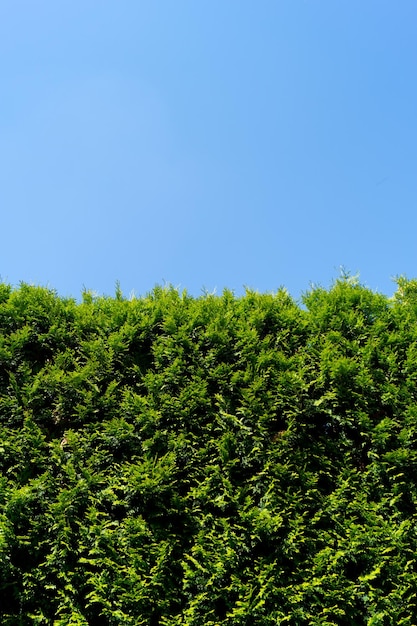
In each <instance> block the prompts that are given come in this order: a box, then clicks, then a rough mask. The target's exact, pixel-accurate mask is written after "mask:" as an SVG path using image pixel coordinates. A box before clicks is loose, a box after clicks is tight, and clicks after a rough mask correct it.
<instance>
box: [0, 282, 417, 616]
mask: <svg viewBox="0 0 417 626" xmlns="http://www.w3.org/2000/svg"><path fill="white" fill-rule="evenodd" d="M416 461H417V282H416V281H408V280H406V279H399V280H398V289H397V292H396V294H395V296H394V297H393V298H392V299H389V298H387V297H386V296H384V295H381V294H378V293H375V292H373V291H371V290H369V289H367V288H366V287H364V286H363V285H361V284H359V283H358V282H356V281H355V280H353V279H351V278H349V277H348V278H344V279H341V280H338V281H336V282H335V283H334V285H333V286H332V288H331V289H329V290H325V289H322V288H314V289H312V290H311V291H310V292H308V293H307V294H306V295H305V297H304V303H303V306H299V305H298V304H297V303H296V302H294V301H293V300H292V299H291V298H290V296H289V295H288V294H287V293H286V291H285V290H280V291H278V292H277V293H275V294H258V293H254V292H250V291H248V292H247V293H246V295H245V296H242V297H235V296H234V294H233V293H232V292H230V291H224V292H223V294H222V295H221V296H214V295H204V296H202V297H200V298H193V297H191V296H189V295H187V294H186V293H185V292H184V293H179V292H178V291H177V290H175V289H173V288H160V287H156V288H155V289H154V290H153V291H152V293H150V294H149V295H147V296H145V297H141V298H137V299H132V300H126V299H124V298H123V296H122V294H121V293H120V290H118V291H117V293H116V296H115V297H114V298H105V297H94V296H92V295H91V294H89V293H84V296H83V301H82V302H81V303H76V302H75V301H74V300H70V299H64V298H60V297H59V296H58V295H57V294H56V293H54V292H53V291H50V290H47V289H44V288H40V287H32V286H28V285H25V284H22V285H20V287H19V288H17V289H13V288H11V287H10V286H8V285H5V284H1V285H0V472H1V473H0V623H1V624H2V625H4V626H15V625H19V626H26V625H27V624H45V625H46V624H48V625H50V624H53V625H55V626H64V625H73V626H86V625H94V626H96V625H97V626H101V625H103V626H104V625H116V624H120V625H126V626H128V625H131V626H140V625H144V626H145V625H146V626H159V625H160V626H180V625H185V626H217V625H219V624H222V625H223V624H224V625H227V626H253V625H258V624H259V625H262V626H264V625H265V626H266V625H268V626H269V625H270V626H272V625H274V626H275V625H277V624H289V625H294V626H301V625H321V626H325V625H327V626H330V625H335V624H336V625H339V624H340V625H346V626H352V625H355V624H358V625H361V624H364V625H367V626H379V625H381V626H382V625H383V626H386V625H392V626H413V625H415V624H416V623H417V571H416V569H417V525H416V523H417V515H416V502H417V463H416Z"/></svg>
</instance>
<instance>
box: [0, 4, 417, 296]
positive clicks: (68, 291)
mask: <svg viewBox="0 0 417 626" xmlns="http://www.w3.org/2000/svg"><path fill="white" fill-rule="evenodd" d="M416 25H417V3H416V2H415V0H399V1H394V0H390V1H386V0H339V1H337V2H336V1H335V0H304V1H302V0H258V1H255V0H250V1H249V0H175V1H174V0H112V1H110V0H100V1H99V0H95V1H93V0H70V1H69V0H59V1H57V0H37V1H36V2H34V1H33V0H3V1H2V2H1V4H0V77H1V92H0V96H1V97H0V207H1V246H0V277H1V279H2V280H3V281H6V282H8V283H11V284H13V285H18V284H19V282H20V281H25V282H31V283H35V284H41V285H46V286H49V287H51V288H54V289H56V290H57V291H58V293H60V294H61V295H72V296H74V297H77V298H78V297H79V296H80V294H81V291H82V290H83V288H87V289H91V290H93V291H96V292H98V293H100V294H107V295H112V294H114V291H115V283H116V281H120V284H121V288H122V290H123V292H124V293H125V294H126V295H128V294H129V293H130V292H131V291H132V290H133V291H134V292H135V293H136V294H137V295H140V294H144V293H146V292H148V291H149V290H151V289H152V288H153V286H154V285H155V284H164V283H171V284H173V285H174V286H177V287H180V289H187V291H188V292H190V293H191V294H193V295H199V294H201V292H202V290H203V289H207V290H209V291H213V290H214V289H216V290H217V292H221V291H222V289H223V288H224V287H228V288H230V289H232V290H234V291H235V292H236V293H237V294H239V293H242V291H243V289H244V286H248V287H250V288H253V289H256V290H258V291H262V292H265V291H275V290H276V289H277V288H279V287H280V286H285V287H286V288H287V289H288V290H289V292H290V293H291V294H292V295H293V296H294V297H295V298H298V297H299V296H300V294H301V293H302V292H303V291H305V290H307V289H308V288H309V286H310V284H311V283H314V284H317V283H318V284H321V285H323V286H328V285H329V284H330V283H331V281H332V279H334V278H336V277H337V276H338V275H339V273H340V272H339V268H340V266H344V267H345V268H346V269H347V270H349V271H350V272H351V273H352V274H356V273H360V279H361V281H362V282H363V283H364V284H367V285H368V286H370V287H371V288H372V289H375V290H379V291H382V292H384V293H386V294H388V295H391V294H392V292H393V291H394V290H395V285H394V283H393V281H392V279H393V277H395V276H396V275H400V274H405V275H406V276H408V277H409V278H414V277H416V276H417V267H416V247H417V246H416V243H415V242H416V239H417V176H416V174H417V36H416V32H417V31H416Z"/></svg>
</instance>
